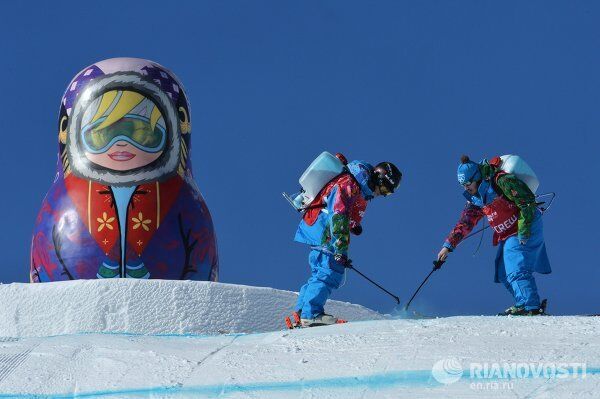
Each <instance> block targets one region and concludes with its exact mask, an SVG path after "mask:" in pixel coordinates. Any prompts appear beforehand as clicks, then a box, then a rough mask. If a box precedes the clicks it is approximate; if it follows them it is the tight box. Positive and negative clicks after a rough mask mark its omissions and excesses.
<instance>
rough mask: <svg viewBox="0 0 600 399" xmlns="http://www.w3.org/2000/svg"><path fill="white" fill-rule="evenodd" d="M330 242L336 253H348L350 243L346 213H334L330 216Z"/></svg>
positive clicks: (348, 222)
mask: <svg viewBox="0 0 600 399" xmlns="http://www.w3.org/2000/svg"><path fill="white" fill-rule="evenodd" d="M331 242H332V244H333V249H334V252H335V253H336V254H338V253H341V254H344V255H347V254H348V245H349V244H350V221H349V218H348V216H347V215H345V214H342V213H335V214H334V215H333V217H332V218H331Z"/></svg>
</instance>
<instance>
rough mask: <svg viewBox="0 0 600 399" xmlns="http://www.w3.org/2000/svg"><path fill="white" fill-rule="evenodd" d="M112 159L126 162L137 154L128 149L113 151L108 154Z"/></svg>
mask: <svg viewBox="0 0 600 399" xmlns="http://www.w3.org/2000/svg"><path fill="white" fill-rule="evenodd" d="M108 156H109V157H110V159H112V160H113V161H119V162H125V161H129V160H130V159H132V158H134V157H135V154H132V153H130V152H128V151H115V152H113V153H110V154H108Z"/></svg>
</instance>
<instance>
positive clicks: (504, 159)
mask: <svg viewBox="0 0 600 399" xmlns="http://www.w3.org/2000/svg"><path fill="white" fill-rule="evenodd" d="M490 165H492V166H494V167H496V168H497V169H499V170H500V171H502V172H504V173H510V174H512V175H515V176H516V177H517V179H519V180H521V181H522V182H523V183H525V184H526V185H527V187H529V189H530V190H531V192H532V193H534V194H535V193H536V191H537V189H538V187H539V185H540V181H539V180H538V178H537V176H536V174H535V172H534V171H533V169H531V167H530V166H529V165H528V164H527V162H525V160H524V159H523V158H521V157H520V156H518V155H502V156H500V157H494V158H492V159H491V160H490Z"/></svg>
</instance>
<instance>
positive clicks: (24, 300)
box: [0, 279, 384, 337]
mask: <svg viewBox="0 0 600 399" xmlns="http://www.w3.org/2000/svg"><path fill="white" fill-rule="evenodd" d="M296 298H297V293H294V292H290V291H282V290H276V289H273V288H263V287H250V286H242V285H233V284H223V283H213V282H207V281H174V280H137V279H112V280H77V281H65V282H56V283H44V284H20V283H15V284H8V285H0V304H2V306H0V336H9V337H35V336H50V335H60V334H72V333H81V332H126V333H135V334H184V333H192V334H219V333H251V332H252V333H256V332H265V331H273V330H277V329H280V328H281V326H282V323H283V318H284V317H285V316H288V315H290V314H291V313H292V310H293V307H294V305H295V303H296ZM327 311H328V312H330V313H332V314H335V315H337V316H339V317H342V318H345V319H347V320H373V319H382V318H384V316H383V315H381V314H379V313H377V312H375V311H373V310H370V309H367V308H365V307H363V306H360V305H354V304H350V303H347V302H338V301H329V302H328V303H327Z"/></svg>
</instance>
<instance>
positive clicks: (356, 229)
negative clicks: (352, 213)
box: [350, 224, 362, 236]
mask: <svg viewBox="0 0 600 399" xmlns="http://www.w3.org/2000/svg"><path fill="white" fill-rule="evenodd" d="M350 232H351V233H352V234H354V235H355V236H359V235H361V234H362V226H361V225H360V224H357V225H356V226H354V227H353V228H351V229H350Z"/></svg>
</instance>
